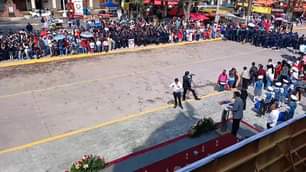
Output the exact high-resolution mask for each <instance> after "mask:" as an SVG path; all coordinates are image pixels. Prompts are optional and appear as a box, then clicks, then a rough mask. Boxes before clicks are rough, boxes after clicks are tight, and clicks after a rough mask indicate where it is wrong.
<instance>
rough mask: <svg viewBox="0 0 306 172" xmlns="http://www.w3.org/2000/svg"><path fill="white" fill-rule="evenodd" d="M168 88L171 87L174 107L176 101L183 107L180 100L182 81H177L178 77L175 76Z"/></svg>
mask: <svg viewBox="0 0 306 172" xmlns="http://www.w3.org/2000/svg"><path fill="white" fill-rule="evenodd" d="M170 88H172V91H173V97H174V108H176V106H177V103H178V104H179V106H180V108H181V109H183V106H182V101H181V94H182V83H181V82H179V79H178V78H175V79H174V82H173V83H172V84H171V85H170Z"/></svg>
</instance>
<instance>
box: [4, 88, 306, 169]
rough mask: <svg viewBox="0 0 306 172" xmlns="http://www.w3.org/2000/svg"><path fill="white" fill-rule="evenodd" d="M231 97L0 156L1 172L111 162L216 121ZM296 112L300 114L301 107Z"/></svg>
mask: <svg viewBox="0 0 306 172" xmlns="http://www.w3.org/2000/svg"><path fill="white" fill-rule="evenodd" d="M231 97H232V93H231V92H224V93H222V94H220V95H218V96H213V97H208V98H205V99H202V100H201V101H193V100H192V101H187V102H185V103H184V105H183V106H184V110H181V109H173V108H171V107H169V108H166V109H164V110H162V111H154V112H149V113H147V114H146V115H143V116H140V117H137V118H133V119H130V120H127V121H121V122H120V123H115V124H112V125H107V126H104V127H101V128H96V129H93V130H90V131H87V132H84V133H81V134H78V135H75V136H70V137H66V138H64V139H61V140H57V141H54V142H48V143H44V144H40V145H36V146H33V147H31V148H27V149H23V150H20V151H16V152H7V153H3V154H0V171H5V172H19V171H33V172H45V171H48V172H61V171H64V170H65V169H68V168H69V167H70V165H71V164H72V162H74V161H75V160H78V159H80V158H81V157H82V156H83V155H84V154H97V155H101V156H103V157H105V159H106V161H107V162H110V161H112V160H114V159H118V158H120V157H122V156H125V155H128V154H130V153H133V152H137V151H140V150H143V149H145V148H148V147H151V146H153V145H157V144H159V143H162V142H165V141H167V140H170V139H173V138H175V137H178V136H181V135H184V134H186V132H187V131H188V130H189V128H190V127H191V126H192V125H193V124H194V123H195V122H196V121H197V120H198V119H199V118H203V117H212V118H213V119H214V120H215V121H216V122H218V121H219V120H220V116H221V111H222V108H221V106H220V105H219V104H218V102H219V101H221V100H224V99H230V98H231ZM250 105H251V102H250V101H249V102H248V107H247V110H246V112H245V115H244V121H246V122H248V123H250V124H251V125H253V126H254V127H256V128H261V129H262V128H265V123H266V119H265V118H264V117H256V115H255V113H254V112H253V111H251V108H252V106H250ZM298 111H299V113H301V112H303V111H302V109H301V107H299V108H298ZM67 125H69V124H67Z"/></svg>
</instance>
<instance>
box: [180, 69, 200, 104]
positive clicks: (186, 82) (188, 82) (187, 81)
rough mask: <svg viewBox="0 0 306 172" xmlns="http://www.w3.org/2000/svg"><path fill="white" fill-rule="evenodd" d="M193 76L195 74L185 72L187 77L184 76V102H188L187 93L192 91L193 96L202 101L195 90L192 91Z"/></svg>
mask: <svg viewBox="0 0 306 172" xmlns="http://www.w3.org/2000/svg"><path fill="white" fill-rule="evenodd" d="M193 75H194V74H190V72H189V71H186V72H185V75H184V76H183V89H184V92H183V101H184V100H186V94H187V91H191V92H192V94H193V96H194V98H195V99H196V100H200V99H199V98H198V96H197V95H196V93H195V91H194V89H192V87H191V83H192V76H193Z"/></svg>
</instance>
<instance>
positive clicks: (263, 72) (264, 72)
mask: <svg viewBox="0 0 306 172" xmlns="http://www.w3.org/2000/svg"><path fill="white" fill-rule="evenodd" d="M259 75H262V76H266V71H265V70H264V69H263V68H259V69H258V76H259Z"/></svg>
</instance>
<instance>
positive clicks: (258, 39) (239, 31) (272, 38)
mask: <svg viewBox="0 0 306 172" xmlns="http://www.w3.org/2000/svg"><path fill="white" fill-rule="evenodd" d="M223 33H224V37H225V38H226V39H227V40H231V41H237V42H247V43H251V44H252V45H254V46H260V47H264V48H275V49H281V48H287V47H292V48H294V49H295V50H298V49H299V47H300V45H303V44H306V39H305V38H304V35H301V36H299V35H298V33H293V32H285V31H284V32H280V31H276V30H268V31H266V30H264V28H263V27H262V28H259V27H256V26H254V27H247V26H245V27H240V26H239V25H228V26H227V27H226V29H225V31H224V32H223Z"/></svg>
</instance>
